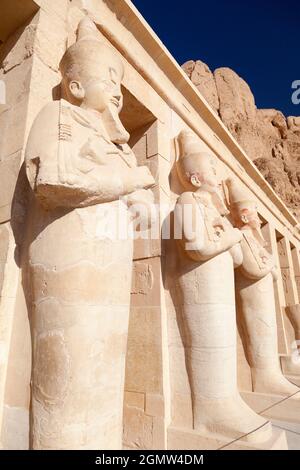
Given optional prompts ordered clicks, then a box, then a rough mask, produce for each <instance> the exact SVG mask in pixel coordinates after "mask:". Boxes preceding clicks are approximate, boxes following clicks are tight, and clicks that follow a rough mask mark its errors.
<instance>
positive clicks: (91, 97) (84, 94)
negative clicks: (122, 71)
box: [69, 67, 123, 113]
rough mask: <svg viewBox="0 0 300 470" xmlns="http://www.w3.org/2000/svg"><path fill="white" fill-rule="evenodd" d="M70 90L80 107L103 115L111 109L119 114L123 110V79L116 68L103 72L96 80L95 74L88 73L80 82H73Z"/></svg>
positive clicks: (108, 68) (109, 68)
mask: <svg viewBox="0 0 300 470" xmlns="http://www.w3.org/2000/svg"><path fill="white" fill-rule="evenodd" d="M69 90H70V93H71V95H72V96H73V98H75V100H76V101H78V102H80V106H81V107H83V108H86V109H91V110H94V111H98V112H99V113H103V112H104V111H105V110H107V109H111V110H112V111H113V112H114V113H115V112H117V113H119V112H120V111H121V109H122V104H123V99H122V98H123V97H122V93H121V77H120V76H119V75H118V71H117V70H116V69H115V68H114V67H107V70H105V71H103V70H101V76H99V78H94V73H92V71H91V73H90V76H88V72H87V71H86V72H85V73H84V74H83V78H82V79H80V80H71V81H70V83H69Z"/></svg>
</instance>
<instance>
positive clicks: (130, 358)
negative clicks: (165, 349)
mask: <svg viewBox="0 0 300 470" xmlns="http://www.w3.org/2000/svg"><path fill="white" fill-rule="evenodd" d="M160 342H161V334H160V308H159V307H146V306H144V307H132V308H131V311H130V320H129V331H128V341H127V357H126V374H125V390H130V391H135V392H147V393H159V392H161V391H162V351H161V344H160Z"/></svg>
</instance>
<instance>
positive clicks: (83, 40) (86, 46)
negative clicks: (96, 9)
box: [59, 16, 124, 80]
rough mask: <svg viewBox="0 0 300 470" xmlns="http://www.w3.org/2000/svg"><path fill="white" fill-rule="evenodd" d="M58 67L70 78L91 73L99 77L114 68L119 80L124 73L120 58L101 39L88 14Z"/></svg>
mask: <svg viewBox="0 0 300 470" xmlns="http://www.w3.org/2000/svg"><path fill="white" fill-rule="evenodd" d="M59 69H60V71H61V73H62V75H63V77H66V78H69V79H70V80H76V79H80V78H82V77H83V76H91V75H92V76H93V77H95V78H99V77H101V74H102V73H103V71H107V70H114V73H116V74H117V76H118V77H119V79H120V80H121V79H122V77H123V73H124V68H123V64H122V62H121V60H120V58H119V57H118V55H117V54H116V53H115V51H114V50H113V49H112V48H111V47H109V46H108V45H107V44H105V42H103V41H102V40H101V36H100V34H99V31H98V29H97V27H96V25H95V23H94V22H93V21H92V20H91V19H90V18H89V17H88V16H86V17H85V18H83V19H82V20H81V21H80V23H79V25H78V29H77V40H76V42H75V44H73V45H72V46H70V47H69V48H68V49H67V51H66V52H65V54H64V56H63V58H62V59H61V62H60V64H59Z"/></svg>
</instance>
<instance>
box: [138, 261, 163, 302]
mask: <svg viewBox="0 0 300 470" xmlns="http://www.w3.org/2000/svg"><path fill="white" fill-rule="evenodd" d="M160 276H161V266H160V258H159V257H156V258H149V259H147V260H141V261H134V263H133V271H132V287H131V305H132V306H134V307H143V306H149V307H155V306H159V305H160V289H161V286H160Z"/></svg>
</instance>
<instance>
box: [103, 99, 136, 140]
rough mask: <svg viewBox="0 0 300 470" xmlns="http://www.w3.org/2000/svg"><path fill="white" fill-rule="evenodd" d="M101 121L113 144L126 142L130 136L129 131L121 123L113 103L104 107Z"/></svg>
mask: <svg viewBox="0 0 300 470" xmlns="http://www.w3.org/2000/svg"><path fill="white" fill-rule="evenodd" d="M103 122H104V126H105V129H106V132H107V133H108V135H109V138H110V140H111V141H112V142H114V143H115V144H119V145H122V144H126V143H127V142H128V140H129V138H130V135H129V133H128V132H127V131H126V129H125V127H124V126H123V124H122V123H121V120H120V117H119V113H118V110H117V108H116V107H115V106H114V105H113V107H112V106H109V107H108V108H106V110H105V111H104V113H103Z"/></svg>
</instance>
